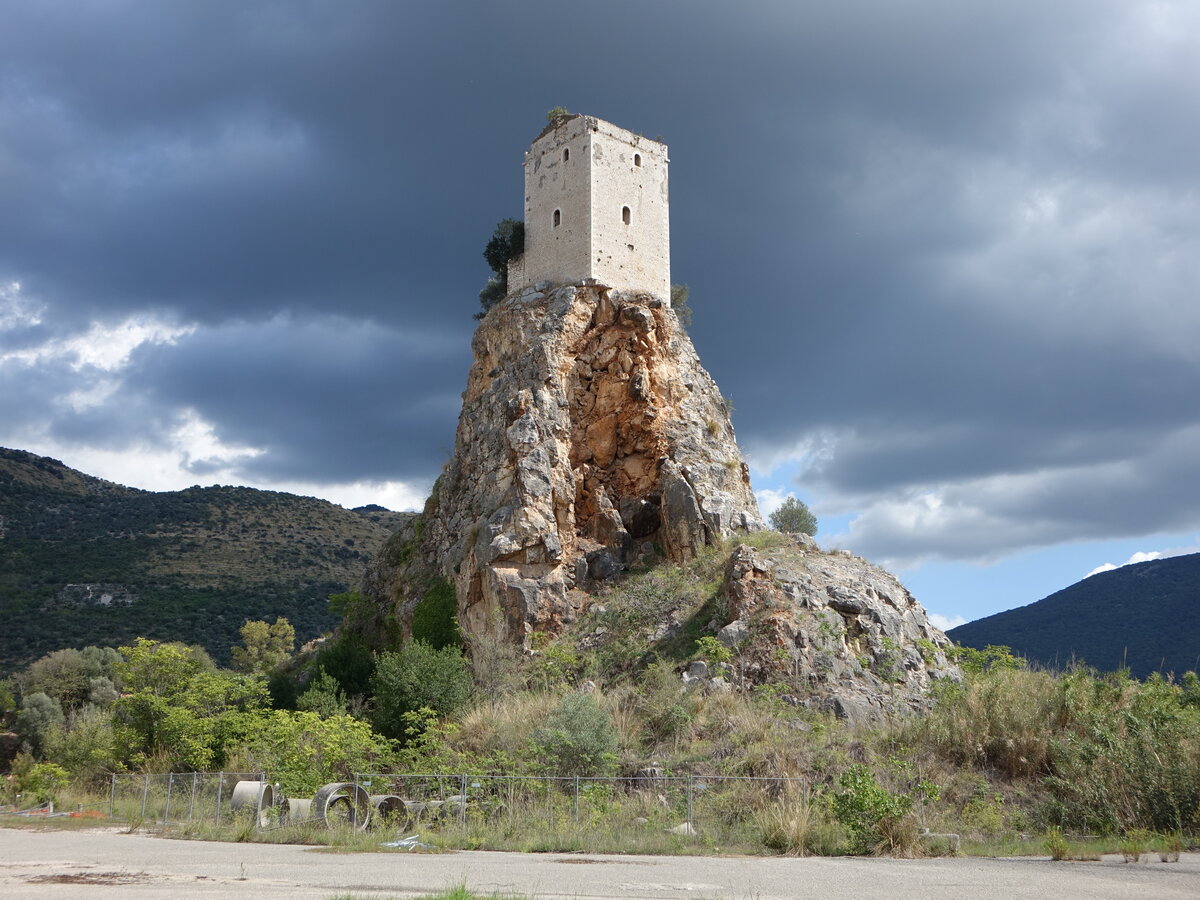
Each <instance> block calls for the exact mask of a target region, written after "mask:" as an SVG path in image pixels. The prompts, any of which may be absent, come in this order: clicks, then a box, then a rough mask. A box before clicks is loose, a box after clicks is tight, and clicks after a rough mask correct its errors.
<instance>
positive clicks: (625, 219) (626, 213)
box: [621, 206, 632, 225]
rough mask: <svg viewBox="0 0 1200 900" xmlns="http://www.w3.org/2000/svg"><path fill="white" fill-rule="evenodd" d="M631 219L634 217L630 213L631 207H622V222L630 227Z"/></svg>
mask: <svg viewBox="0 0 1200 900" xmlns="http://www.w3.org/2000/svg"><path fill="white" fill-rule="evenodd" d="M631 218H632V215H631V214H630V212H629V207H628V206H622V207H621V221H622V222H624V223H625V224H626V225H628V224H629V220H630V219H631Z"/></svg>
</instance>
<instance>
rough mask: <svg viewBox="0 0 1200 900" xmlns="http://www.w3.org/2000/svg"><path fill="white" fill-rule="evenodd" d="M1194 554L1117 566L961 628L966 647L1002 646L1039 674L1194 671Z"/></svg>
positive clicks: (1199, 639)
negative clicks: (1087, 669)
mask: <svg viewBox="0 0 1200 900" xmlns="http://www.w3.org/2000/svg"><path fill="white" fill-rule="evenodd" d="M1197 603H1200V553H1193V554H1191V555H1189V556H1176V557H1172V558H1170V559H1156V560H1151V561H1150V562H1144V563H1137V564H1135V565H1130V566H1122V567H1121V568H1119V569H1113V570H1112V571H1108V572H1101V573H1099V574H1097V575H1093V576H1091V577H1090V578H1085V579H1084V580H1083V581H1080V582H1078V583H1076V584H1073V585H1071V586H1070V587H1068V588H1064V589H1063V590H1061V591H1057V592H1056V593H1053V594H1051V595H1050V596H1049V597H1046V598H1045V599H1043V600H1039V601H1038V602H1037V603H1032V604H1030V605H1028V606H1022V607H1020V608H1018V609H1010V610H1008V611H1007V612H1002V613H997V614H996V615H994V616H988V617H987V618H985V619H978V620H976V621H974V622H968V623H967V624H966V625H960V626H959V627H957V628H954V629H952V630H951V631H950V632H949V635H950V637H952V638H953V639H954V640H955V641H958V642H959V643H961V644H965V645H967V646H970V647H984V646H986V645H988V644H1004V645H1007V646H1010V647H1012V648H1013V649H1014V650H1015V651H1016V652H1018V653H1020V654H1021V655H1022V656H1025V657H1027V658H1029V659H1031V660H1034V661H1035V662H1037V663H1039V664H1040V665H1043V666H1048V667H1052V668H1055V669H1064V668H1067V667H1068V666H1070V665H1071V664H1072V663H1073V662H1086V663H1087V664H1088V665H1092V666H1095V667H1097V668H1099V669H1103V670H1109V671H1111V670H1115V669H1121V668H1127V669H1129V671H1130V672H1132V673H1133V675H1134V676H1136V677H1138V678H1145V677H1146V676H1148V675H1150V673H1152V672H1163V673H1167V672H1174V673H1175V674H1176V675H1178V674H1180V673H1182V672H1186V671H1189V670H1195V669H1197V668H1198V667H1200V616H1197V615H1196V612H1197Z"/></svg>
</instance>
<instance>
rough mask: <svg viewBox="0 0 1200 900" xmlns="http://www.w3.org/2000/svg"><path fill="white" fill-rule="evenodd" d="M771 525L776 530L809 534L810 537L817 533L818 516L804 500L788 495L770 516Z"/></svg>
mask: <svg viewBox="0 0 1200 900" xmlns="http://www.w3.org/2000/svg"><path fill="white" fill-rule="evenodd" d="M768 518H769V519H770V521H771V527H772V528H774V529H775V530H776V531H786V532H788V533H790V534H807V535H809V536H810V537H811V536H812V535H815V534H816V533H817V517H816V516H814V515H813V514H812V512H811V511H810V510H809V508H808V506H807V505H806V504H805V503H804V501H803V500H797V499H796V498H795V497H788V498H787V499H786V500H784V501H783V505H782V506H781V507H779V509H777V510H775V512H773V513H771V515H770V516H769V517H768Z"/></svg>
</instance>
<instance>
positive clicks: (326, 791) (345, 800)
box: [309, 781, 371, 831]
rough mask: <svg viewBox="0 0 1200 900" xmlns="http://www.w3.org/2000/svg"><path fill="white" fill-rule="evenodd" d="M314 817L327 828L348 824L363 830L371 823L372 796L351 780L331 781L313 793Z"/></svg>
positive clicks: (312, 806) (312, 810)
mask: <svg viewBox="0 0 1200 900" xmlns="http://www.w3.org/2000/svg"><path fill="white" fill-rule="evenodd" d="M309 809H310V810H311V812H312V818H313V819H315V820H316V821H318V822H320V823H322V824H323V825H325V827H327V828H332V827H333V826H334V825H348V826H350V827H351V828H353V829H354V830H356V831H362V830H363V829H364V828H366V827H367V825H369V824H370V823H371V798H370V796H369V795H368V794H367V792H366V791H365V790H363V789H362V788H361V787H359V786H358V785H357V784H352V783H350V782H338V781H335V782H331V783H330V784H327V785H325V786H324V787H322V788H319V789H318V790H317V792H316V793H315V794H313V798H312V805H311V806H310V807H309Z"/></svg>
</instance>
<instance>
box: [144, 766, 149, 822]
mask: <svg viewBox="0 0 1200 900" xmlns="http://www.w3.org/2000/svg"><path fill="white" fill-rule="evenodd" d="M149 793H150V774H149V773H148V772H147V773H143V775H142V820H143V821H145V818H146V795H147V794H149Z"/></svg>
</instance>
